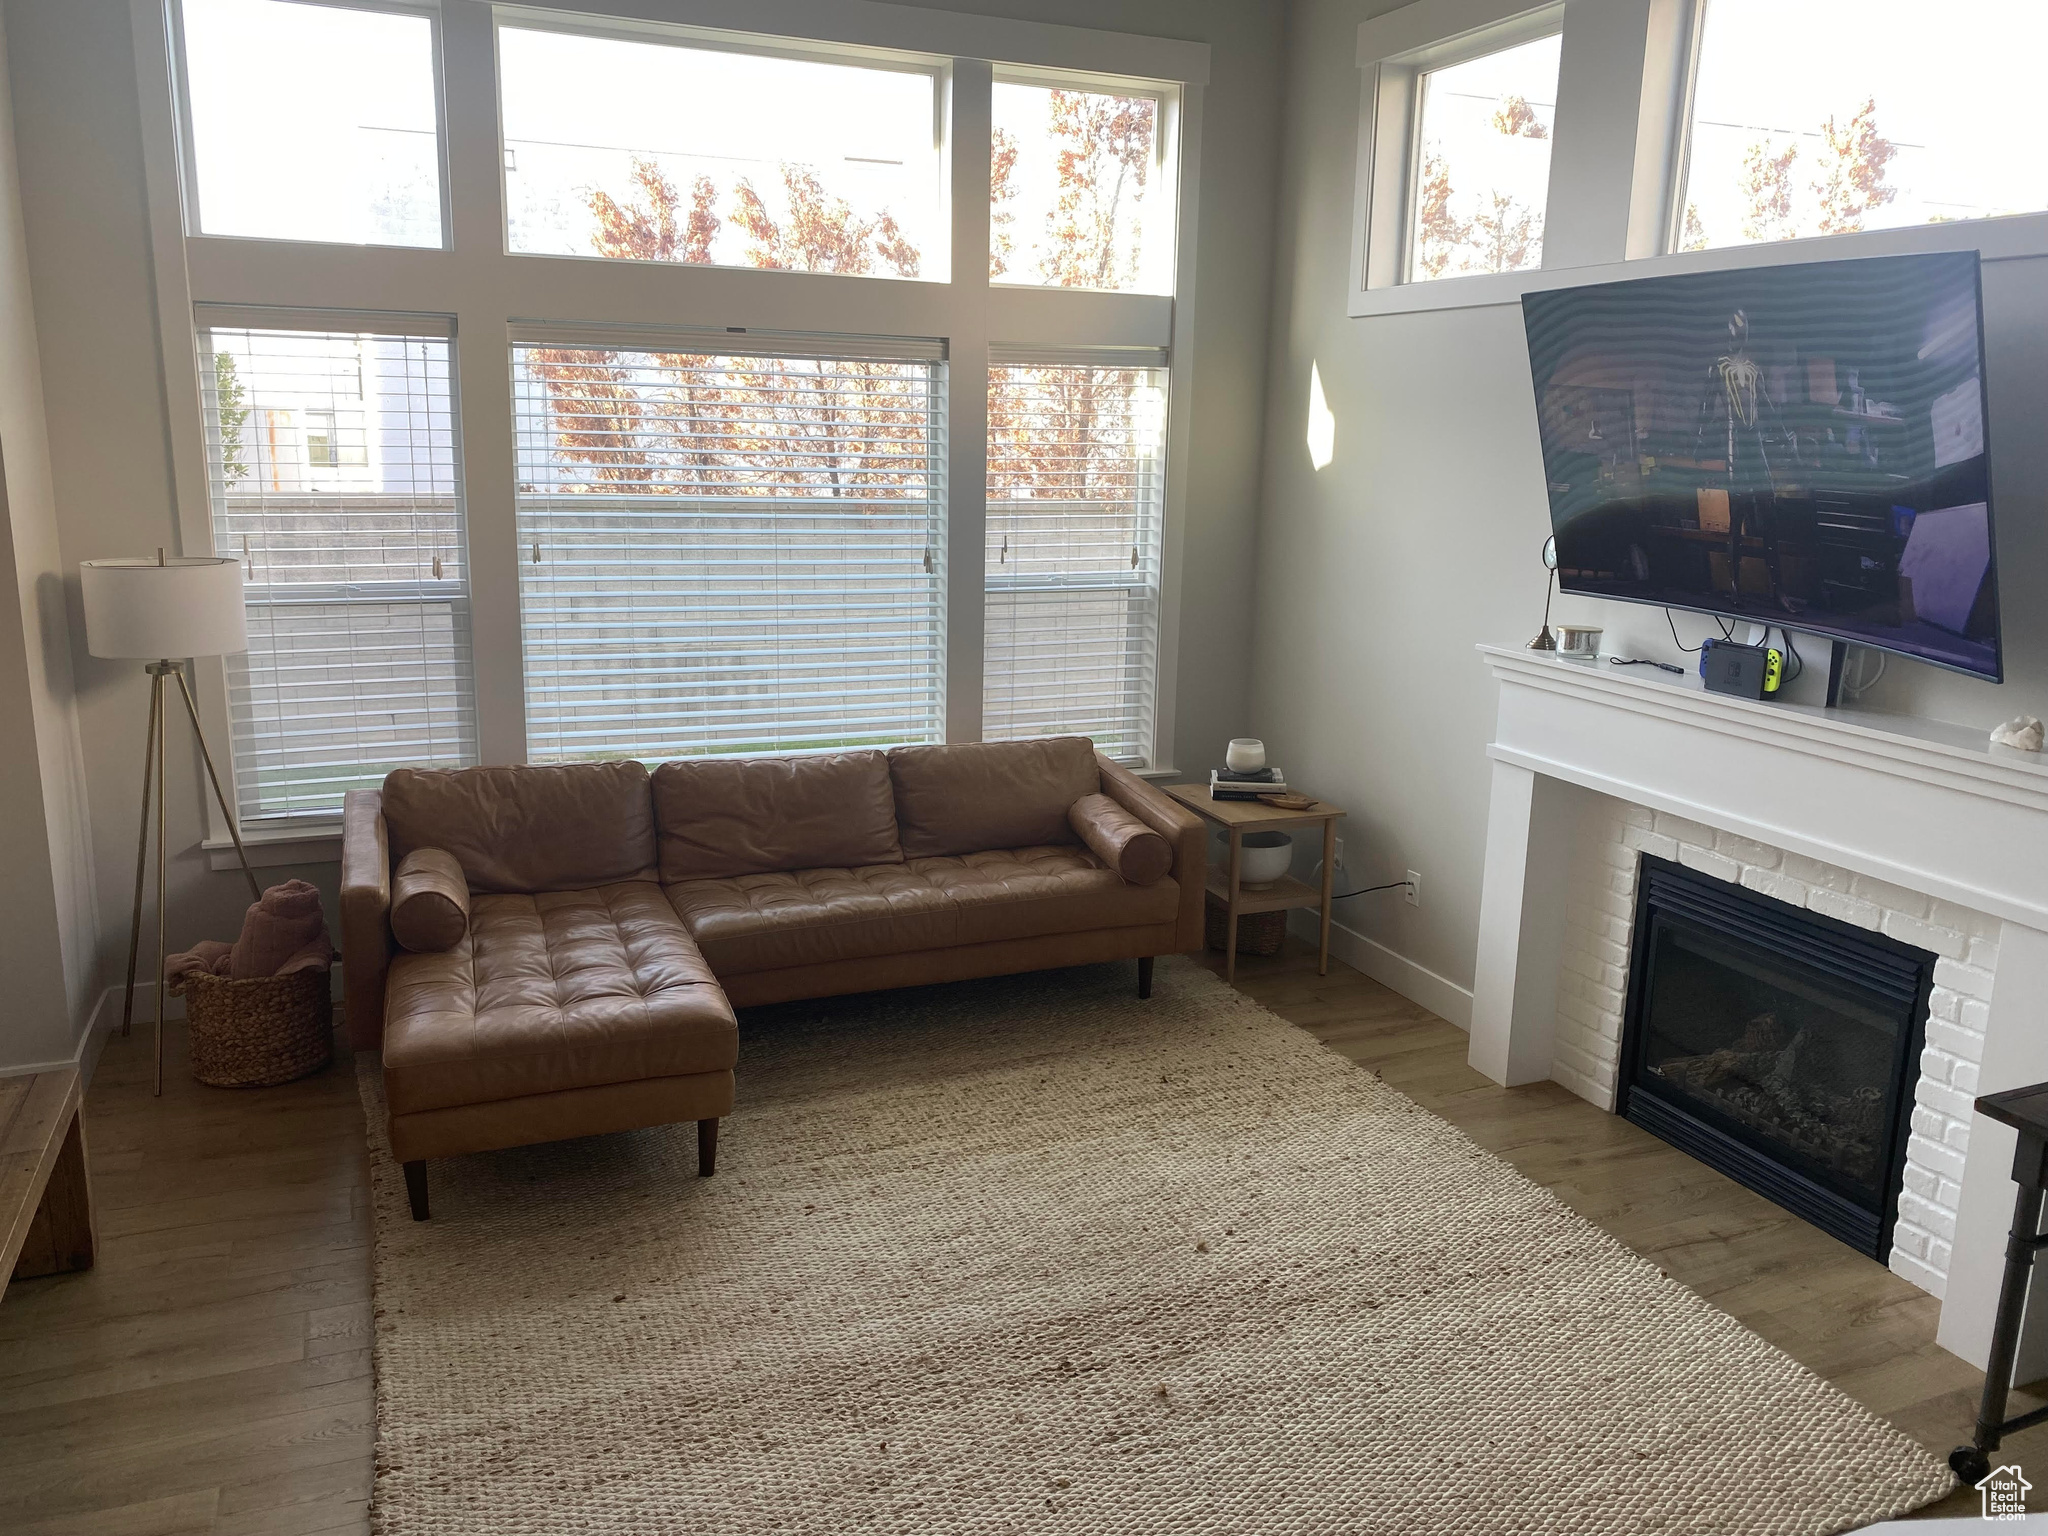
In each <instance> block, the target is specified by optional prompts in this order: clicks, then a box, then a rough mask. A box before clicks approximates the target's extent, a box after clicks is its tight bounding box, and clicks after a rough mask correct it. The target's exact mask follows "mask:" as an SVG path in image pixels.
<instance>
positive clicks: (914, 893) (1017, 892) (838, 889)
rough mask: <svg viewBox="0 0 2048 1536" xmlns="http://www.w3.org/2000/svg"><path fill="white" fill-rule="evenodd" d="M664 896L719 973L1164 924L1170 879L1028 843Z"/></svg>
mask: <svg viewBox="0 0 2048 1536" xmlns="http://www.w3.org/2000/svg"><path fill="white" fill-rule="evenodd" d="M668 895H669V900H670V901H671V902H673V903H674V904H675V909H676V911H677V913H679V914H680V915H681V917H682V920H683V921H684V922H685V923H687V924H688V925H689V930H690V934H691V937H693V938H694V939H696V941H697V944H698V947H699V948H700V949H702V951H703V953H704V958H705V959H706V960H707V961H709V962H710V964H711V968H712V970H714V971H716V972H717V973H718V974H719V975H721V976H742V975H747V974H750V973H752V972H756V971H772V970H781V969H784V968H786V967H789V966H798V965H818V964H822V963H825V962H828V961H833V960H859V959H866V958H868V957H871V956H875V955H897V954H915V953H917V952H918V951H920V950H930V949H947V948H950V947H952V946H954V945H956V944H984V943H989V942H991V941H994V940H999V939H1025V938H1035V937H1037V936H1039V935H1042V934H1049V933H1073V932H1079V931H1083V930H1087V929H1096V928H1127V927H1134V926H1139V925H1143V924H1149V923H1170V922H1172V921H1173V919H1174V912H1175V910H1176V907H1177V905H1178V903H1179V901H1180V888H1179V887H1178V886H1177V885H1176V884H1175V883H1174V882H1173V881H1172V880H1171V879H1167V880H1161V881H1158V882H1157V883H1155V884H1152V885H1131V884H1129V883H1127V882H1126V881H1125V880H1124V879H1123V877H1122V876H1120V875H1118V874H1117V873H1116V872H1115V871H1114V870H1110V869H1106V868H1104V867H1103V864H1102V861H1101V860H1100V859H1098V858H1097V857H1096V856H1095V855H1094V854H1092V853H1090V852H1089V851H1088V850H1087V849H1086V848H1082V847H1049V846H1048V847H1031V848H1010V849H1001V850H997V851H994V852H989V853H970V854H966V855H964V856H962V857H958V858H926V859H911V860H909V861H908V862H907V863H903V864H872V865H867V866H864V867H862V868H859V869H800V870H792V871H788V872H785V873H781V874H769V875H739V876H735V877H733V878H731V879H725V880H685V881H681V882H679V883H677V884H675V885H671V886H669V887H668Z"/></svg>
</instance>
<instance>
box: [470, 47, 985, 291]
mask: <svg viewBox="0 0 2048 1536" xmlns="http://www.w3.org/2000/svg"><path fill="white" fill-rule="evenodd" d="M498 35H499V40H500V41H499V57H500V61H501V62H500V68H501V71H502V80H503V83H502V90H501V94H502V98H503V106H502V113H503V133H504V143H505V209H506V224H507V237H508V240H509V243H510V246H511V248H512V249H513V250H514V251H518V252H523V253H528V254H537V255H556V256H600V257H606V258H609V259H612V260H622V261H661V262H681V263H686V264H689V265H693V266H749V267H769V268H777V269H782V270H789V271H798V272H837V273H841V274H847V275H856V276H864V277H931V276H935V275H943V274H944V272H945V269H946V264H947V244H948V241H947V232H946V229H945V227H944V221H943V218H942V215H941V206H942V205H941V198H940V169H941V168H940V155H939V133H938V127H937V123H936V111H937V106H936V103H937V90H938V85H937V80H936V78H935V76H934V75H933V74H932V73H931V71H929V70H920V69H910V68H900V69H899V68H884V67H878V66H867V65H859V64H852V63H844V62H835V61H826V60H820V59H812V58H801V57H788V56H778V55H776V54H770V53H760V52H743V51H733V50H725V49H718V48H711V47H705V46H698V45H693V44H683V43H673V42H653V41H647V40H643V39H638V38H625V37H605V36H592V35H588V34H580V33H573V32H563V31H554V30H541V29H537V28H531V27H522V26H516V25H509V26H504V27H501V28H500V29H499V33H498Z"/></svg>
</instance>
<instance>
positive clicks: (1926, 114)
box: [1672, 0, 2048, 250]
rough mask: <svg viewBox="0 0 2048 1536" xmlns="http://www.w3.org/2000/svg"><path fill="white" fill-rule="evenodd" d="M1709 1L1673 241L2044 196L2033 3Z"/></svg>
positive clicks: (1811, 229) (1843, 231) (2039, 23)
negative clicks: (1839, 8) (1842, 9)
mask: <svg viewBox="0 0 2048 1536" xmlns="http://www.w3.org/2000/svg"><path fill="white" fill-rule="evenodd" d="M1845 15H1846V13H1837V12H1836V11H1835V10H1834V9H1833V8H1832V7H1827V6H1799V5H1785V4H1781V3H1778V0H1705V3H1704V4H1703V5H1702V7H1701V11H1700V15H1699V21H1698V25H1699V29H1700V36H1699V58H1698V64H1697V66H1696V68H1695V71H1694V76H1693V83H1692V96H1691V102H1690V109H1689V111H1688V113H1687V132H1686V143H1685V154H1684V176H1683V183H1682V189H1681V191H1680V193H1679V195H1678V197H1677V198H1676V199H1675V200H1674V204H1675V205H1674V208H1673V239H1672V248H1673V249H1676V250H1706V249H1709V248H1711V247H1716V246H1729V245H1749V244H1759V243H1769V242H1775V241H1780V240H1796V239H1808V238H1813V237H1817V236H1823V235H1849V234H1858V233H1861V232H1864V231H1867V230H1880V229H1901V228H1906V227H1909V226H1912V225H1924V224H1939V223H1947V222H1950V221H1953V220H1959V219H1986V218H1997V217H2001V216H2004V215H2009V214H2016V213H2025V212H2030V211H2034V210H2038V209H2044V208H2048V163H2044V162H2043V160H2042V158H2041V157H2040V155H2039V154H2037V153H2036V152H2035V149H2034V145H2035V137H2036V136H2035V133H2034V129H2033V119H2034V118H2035V117H2036V116H2037V115H2038V114H2037V111H2036V109H2035V107H2034V104H2033V103H2034V87H2035V81H2034V75H2035V73H2036V65H2035V61H2036V60H2037V59H2038V58H2039V57H2040V56H2041V54H2042V52H2043V50H2044V49H2048V7H2043V6H2041V5H2040V4H2038V3H2036V0H1972V3H1971V4H1968V5H1948V6H1929V5H1925V4H1921V3H1918V0H1864V3H1860V4H1859V5H1858V6H1857V7H1856V9H1855V13H1854V20H1853V24H1844V20H1845Z"/></svg>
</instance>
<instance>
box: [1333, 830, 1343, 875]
mask: <svg viewBox="0 0 2048 1536" xmlns="http://www.w3.org/2000/svg"><path fill="white" fill-rule="evenodd" d="M1330 867H1331V868H1333V869H1342V868H1343V867H1344V839H1343V838H1341V837H1340V838H1338V839H1337V840H1336V842H1334V843H1332V844H1331V845H1330Z"/></svg>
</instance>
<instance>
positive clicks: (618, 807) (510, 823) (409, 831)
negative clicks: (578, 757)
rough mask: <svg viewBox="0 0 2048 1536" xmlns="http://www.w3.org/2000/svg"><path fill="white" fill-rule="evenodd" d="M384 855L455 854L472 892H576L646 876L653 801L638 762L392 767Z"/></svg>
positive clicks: (649, 870) (649, 877) (387, 790)
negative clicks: (387, 852)
mask: <svg viewBox="0 0 2048 1536" xmlns="http://www.w3.org/2000/svg"><path fill="white" fill-rule="evenodd" d="M384 820H385V822H386V824H387V825H388V826H389V828H390V832H391V857H392V859H393V860H394V861H402V860H403V859H404V858H405V856H406V855H407V854H409V853H411V852H412V851H413V850H414V849H416V848H445V849H447V850H448V851H449V852H450V853H452V854H454V855H455V859H456V862H457V863H459V864H460V865H461V866H462V873H463V876H464V878H465V879H467V880H468V882H469V888H470V890H471V891H474V892H479V893H481V892H486V891H488V892H498V893H517V894H522V895H530V894H532V893H533V892H535V891H581V890H588V889H590V888H591V887H592V886H598V885H610V884H613V883H614V882H616V881H620V880H652V879H653V878H654V873H655V870H654V803H653V796H652V795H651V794H650V792H649V789H648V784H647V769H646V768H645V767H644V766H642V765H641V764H639V763H565V764H562V765H560V766H558V767H533V766H528V765H525V764H519V765H515V766H512V767H506V768H397V769H393V770H392V772H391V773H390V774H389V775H387V776H386V778H385V780H384Z"/></svg>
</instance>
